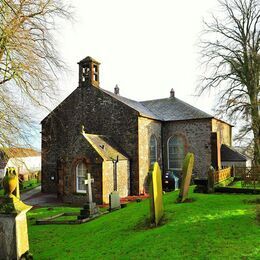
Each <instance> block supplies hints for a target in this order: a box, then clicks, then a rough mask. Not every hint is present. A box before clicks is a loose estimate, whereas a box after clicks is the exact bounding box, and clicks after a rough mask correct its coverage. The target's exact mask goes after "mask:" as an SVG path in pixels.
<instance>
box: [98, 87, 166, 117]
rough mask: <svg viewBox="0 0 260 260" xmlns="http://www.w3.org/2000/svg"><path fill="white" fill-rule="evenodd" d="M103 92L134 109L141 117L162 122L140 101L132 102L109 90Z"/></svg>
mask: <svg viewBox="0 0 260 260" xmlns="http://www.w3.org/2000/svg"><path fill="white" fill-rule="evenodd" d="M102 91H103V92H105V93H107V94H108V95H110V96H111V97H113V98H115V99H117V100H118V101H121V102H122V103H124V104H125V105H127V106H129V107H131V108H133V109H134V110H136V111H137V112H139V113H140V115H142V116H145V117H149V118H152V119H156V120H161V117H158V116H156V115H155V114H154V113H153V112H152V111H150V110H149V109H148V108H147V107H146V106H144V105H143V104H142V103H141V102H138V101H135V100H132V99H129V98H125V97H122V96H120V95H116V94H114V93H112V92H110V91H108V90H105V89H102Z"/></svg>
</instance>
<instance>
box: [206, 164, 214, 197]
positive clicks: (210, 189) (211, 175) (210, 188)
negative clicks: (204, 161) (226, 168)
mask: <svg viewBox="0 0 260 260" xmlns="http://www.w3.org/2000/svg"><path fill="white" fill-rule="evenodd" d="M214 174H215V169H214V168H213V167H212V166H210V168H209V170H208V186H207V192H208V193H213V192H214V185H215V178H214Z"/></svg>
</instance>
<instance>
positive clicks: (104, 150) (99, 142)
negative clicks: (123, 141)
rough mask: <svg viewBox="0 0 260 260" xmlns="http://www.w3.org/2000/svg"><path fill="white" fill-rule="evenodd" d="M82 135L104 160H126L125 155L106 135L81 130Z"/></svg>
mask: <svg viewBox="0 0 260 260" xmlns="http://www.w3.org/2000/svg"><path fill="white" fill-rule="evenodd" d="M82 134H83V136H84V137H85V138H86V139H87V141H88V142H89V143H90V144H91V145H92V147H93V148H94V149H95V150H96V151H97V153H98V154H99V155H100V156H101V157H102V158H103V159H104V160H106V161H112V160H116V158H117V156H118V160H127V159H128V158H127V155H124V154H123V153H122V152H121V151H120V148H119V147H118V146H117V145H116V144H115V143H114V142H113V141H112V140H111V139H110V138H109V137H107V136H104V135H94V134H87V133H85V132H82Z"/></svg>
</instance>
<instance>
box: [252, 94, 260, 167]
mask: <svg viewBox="0 0 260 260" xmlns="http://www.w3.org/2000/svg"><path fill="white" fill-rule="evenodd" d="M257 99H258V97H257V95H254V97H253V98H251V117H252V130H253V135H254V137H253V138H254V140H253V141H254V158H253V166H260V111H259V107H258V100H257Z"/></svg>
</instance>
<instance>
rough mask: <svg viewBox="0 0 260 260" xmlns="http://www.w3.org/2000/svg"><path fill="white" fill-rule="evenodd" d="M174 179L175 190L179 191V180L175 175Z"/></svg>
mask: <svg viewBox="0 0 260 260" xmlns="http://www.w3.org/2000/svg"><path fill="white" fill-rule="evenodd" d="M173 179H174V190H178V189H179V178H178V177H177V176H176V175H174V174H173Z"/></svg>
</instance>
